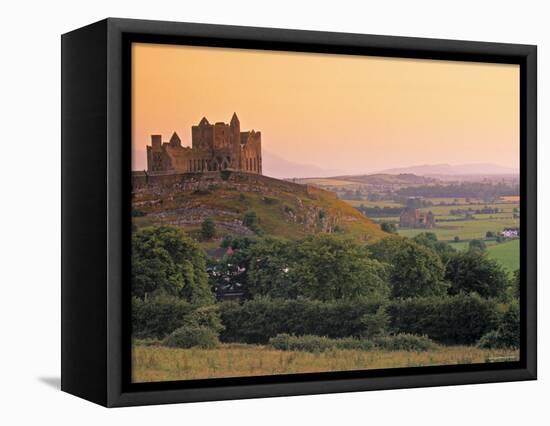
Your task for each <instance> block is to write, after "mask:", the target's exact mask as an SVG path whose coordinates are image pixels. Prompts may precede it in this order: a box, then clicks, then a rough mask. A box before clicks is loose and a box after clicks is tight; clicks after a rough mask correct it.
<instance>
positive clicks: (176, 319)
mask: <svg viewBox="0 0 550 426" xmlns="http://www.w3.org/2000/svg"><path fill="white" fill-rule="evenodd" d="M193 309H194V307H193V305H191V304H190V303H188V302H185V301H183V300H179V299H176V298H174V297H157V298H154V299H148V300H141V299H138V298H136V297H134V298H133V299H132V335H133V336H134V337H138V338H154V339H162V338H164V337H165V336H167V335H168V334H170V333H171V332H172V331H174V330H175V329H176V328H179V327H181V326H182V325H183V324H184V321H185V318H186V316H187V315H189V314H190V313H192V312H193Z"/></svg>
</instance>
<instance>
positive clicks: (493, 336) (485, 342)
mask: <svg viewBox="0 0 550 426" xmlns="http://www.w3.org/2000/svg"><path fill="white" fill-rule="evenodd" d="M504 346H505V345H503V342H502V337H501V336H500V333H499V332H498V331H497V330H493V331H489V332H488V333H486V334H484V335H483V336H481V339H479V341H478V342H477V347H478V348H481V349H495V348H502V347H504Z"/></svg>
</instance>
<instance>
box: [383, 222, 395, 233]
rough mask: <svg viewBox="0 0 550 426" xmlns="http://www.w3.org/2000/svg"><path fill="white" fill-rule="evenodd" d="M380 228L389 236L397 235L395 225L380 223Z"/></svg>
mask: <svg viewBox="0 0 550 426" xmlns="http://www.w3.org/2000/svg"><path fill="white" fill-rule="evenodd" d="M380 228H382V231H384V232H387V233H389V234H397V226H396V225H395V223H391V222H382V223H381V224H380Z"/></svg>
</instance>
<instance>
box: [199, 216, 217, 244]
mask: <svg viewBox="0 0 550 426" xmlns="http://www.w3.org/2000/svg"><path fill="white" fill-rule="evenodd" d="M215 236H216V225H215V224H214V221H213V220H212V219H211V218H209V217H208V218H206V219H204V221H203V222H202V224H201V238H202V239H203V240H210V239H212V238H214V237H215Z"/></svg>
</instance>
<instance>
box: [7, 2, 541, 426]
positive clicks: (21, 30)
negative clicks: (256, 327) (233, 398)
mask: <svg viewBox="0 0 550 426" xmlns="http://www.w3.org/2000/svg"><path fill="white" fill-rule="evenodd" d="M546 3H547V2H543V1H525V0H524V1H521V2H520V1H514V2H508V1H504V0H500V1H480V0H477V1H470V0H461V1H456V2H444V1H440V0H439V1H437V0H434V1H421V0H415V1H411V0H403V1H376V2H368V1H358V2H351V1H344V0H339V1H331V2H321V1H320V0H318V1H302V2H300V1H297V0H294V1H283V0H278V1H271V2H263V1H258V0H256V1H251V2H245V1H241V0H230V1H210V0H196V1H194V2H191V1H178V2H169V1H163V0H155V1H139V0H133V1H129V0H125V1H104V0H94V1H74V0H73V1H63V2H61V1H23V0H20V1H17V2H16V1H5V2H3V3H2V6H1V10H2V18H3V19H2V25H1V26H0V31H1V34H2V44H1V46H2V47H1V53H0V61H1V66H0V77H1V78H0V105H1V117H2V120H1V123H2V130H1V134H2V159H1V163H2V167H1V168H0V174H1V181H0V182H1V189H2V192H1V200H2V201H1V204H0V205H1V208H0V215H1V220H0V224H1V226H2V228H1V233H0V235H1V237H0V238H1V241H2V244H1V247H2V251H3V254H2V262H1V264H0V265H1V267H0V274H1V279H0V283H1V289H2V291H1V292H0V327H1V330H2V332H1V334H0V339H1V349H0V358H1V362H0V368H1V370H0V371H1V375H0V393H1V394H2V396H1V399H0V400H1V406H2V409H0V422H2V423H3V424H23V423H27V422H31V421H34V422H36V423H38V424H40V423H43V424H50V423H53V422H58V423H60V424H74V423H76V422H78V424H84V425H88V424H93V425H97V424H101V425H107V424H118V425H121V424H125V423H126V422H127V423H128V424H130V422H131V424H133V425H141V424H143V425H151V424H155V425H162V424H167V423H164V422H177V423H180V424H183V423H185V424H188V425H191V424H210V423H219V424H237V423H238V424H251V425H252V424H256V425H258V424H262V425H281V424H285V423H288V424H327V425H328V424H331V425H332V424H338V425H346V424H366V423H367V422H368V423H370V424H376V423H379V424H399V423H402V424H429V425H432V424H433V425H442V424H445V425H449V426H450V425H460V426H464V425H466V424H498V425H519V424H520V423H526V424H529V423H531V424H543V420H542V419H543V418H546V419H548V409H549V408H548V396H547V395H546V396H545V395H544V393H545V392H546V393H547V394H548V392H549V391H550V386H549V378H548V368H547V361H548V351H549V344H548V329H547V328H546V326H547V325H548V317H549V312H550V308H549V307H548V300H549V299H548V298H549V296H550V295H549V291H548V290H547V288H546V284H547V282H548V279H549V278H550V277H549V273H548V269H547V268H544V267H543V266H542V267H541V268H540V276H539V283H540V285H539V300H540V301H541V303H540V304H539V305H540V306H541V309H540V314H539V315H540V316H539V324H541V327H540V328H539V329H540V334H539V344H540V350H539V354H540V358H539V377H540V379H539V381H538V382H525V383H511V384H495V385H476V386H459V387H447V388H431V389H418V390H398V391H385V392H367V393H355V394H337V395H324V396H308V397H293V398H276V399H263V400H244V401H238V402H217V403H201V404H188V405H171V406H160V407H145V408H133V409H117V410H106V409H103V408H100V407H97V406H94V405H93V404H90V403H88V402H85V401H82V400H79V399H78V398H75V397H72V396H69V395H67V394H64V393H62V392H59V391H58V390H56V389H55V388H54V387H53V386H52V383H53V384H56V383H57V382H58V378H59V370H60V369H59V357H60V351H59V345H60V336H59V334H60V333H59V327H60V326H59V323H60V314H59V311H60V301H59V295H60V236H59V234H60V225H59V217H60V188H59V186H60V34H61V33H64V32H66V31H69V30H72V29H75V28H78V27H80V26H83V25H85V24H88V23H91V22H94V21H96V20H99V19H102V18H104V17H107V16H117V17H128V18H146V19H164V20H175V21H189V22H207V23H219V24H222V23H223V24H239V25H254V26H266V27H269V26H271V27H281V28H298V29H311V30H327V31H345V32H360V33H371V34H387V35H404V36H418V37H437V38H453V39H466V40H483V41H499V42H516V43H530V44H538V45H539V141H540V143H539V149H540V150H539V155H540V157H539V158H540V162H539V163H540V164H541V171H540V173H539V176H540V181H539V185H540V188H541V190H540V192H539V193H540V198H539V205H540V216H541V218H542V219H544V218H547V217H548V213H547V212H548V210H549V208H550V206H549V192H548V191H544V189H545V188H548V183H549V179H550V174H549V171H548V169H549V168H548V166H547V164H545V163H546V162H548V161H549V160H550V158H549V147H548V144H547V139H548V117H549V116H550V105H549V93H548V89H547V81H546V79H547V77H546V76H548V75H550V63H549V58H548V46H549V43H550V37H549V35H550V34H549V31H548V26H549V23H548V16H549V14H548V11H547V10H545V4H546ZM22 156H25V157H24V160H22V158H23V157H22ZM546 222H547V221H546V220H541V221H540V245H539V247H540V259H542V260H544V258H545V256H547V255H548V243H547V241H550V235H549V227H548V225H547V224H546ZM541 263H542V262H541ZM8 417H10V418H11V420H9V421H6V419H5V418H8ZM3 418H4V419H3ZM194 422H196V423H194ZM29 424H30V423H29Z"/></svg>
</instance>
